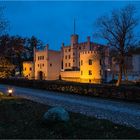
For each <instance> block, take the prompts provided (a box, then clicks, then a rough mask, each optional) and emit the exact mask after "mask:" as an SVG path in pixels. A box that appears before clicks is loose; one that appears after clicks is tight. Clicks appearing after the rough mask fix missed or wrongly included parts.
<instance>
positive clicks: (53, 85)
mask: <svg viewBox="0 0 140 140" xmlns="http://www.w3.org/2000/svg"><path fill="white" fill-rule="evenodd" d="M0 83H1V84H8V85H15V86H21V87H29V88H36V89H43V90H49V91H57V92H63V93H71V94H80V95H87V96H93V97H102V98H109V99H121V100H126V101H135V102H140V88H139V87H136V86H127V85H124V86H120V87H116V86H115V85H112V84H100V85H99V84H84V83H74V82H65V81H45V80H27V79H0Z"/></svg>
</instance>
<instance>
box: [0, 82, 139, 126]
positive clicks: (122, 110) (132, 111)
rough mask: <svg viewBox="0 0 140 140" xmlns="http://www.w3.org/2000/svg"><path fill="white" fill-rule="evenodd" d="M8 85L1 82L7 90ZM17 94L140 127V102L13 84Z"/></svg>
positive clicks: (88, 114) (0, 85) (1, 86)
mask: <svg viewBox="0 0 140 140" xmlns="http://www.w3.org/2000/svg"><path fill="white" fill-rule="evenodd" d="M8 87H9V86H8V85H2V84H0V91H3V92H6V91H7V88H8ZM12 87H13V89H14V94H15V95H16V96H20V97H24V98H26V99H30V100H33V101H36V102H39V103H43V104H46V105H50V106H61V107H64V108H65V109H67V110H68V111H71V112H76V113H81V114H84V115H87V116H94V117H96V118H99V119H107V120H110V121H112V122H114V123H117V124H122V125H126V126H130V127H135V128H136V129H140V104H137V103H128V102H122V101H112V100H106V99H99V98H98V99H97V98H90V97H84V96H79V95H69V94H64V93H58V92H51V91H45V90H37V89H30V88H22V87H16V86H12Z"/></svg>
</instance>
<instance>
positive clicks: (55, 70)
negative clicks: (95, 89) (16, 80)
mask: <svg viewBox="0 0 140 140" xmlns="http://www.w3.org/2000/svg"><path fill="white" fill-rule="evenodd" d="M78 38H79V37H78V35H77V34H73V35H71V43H70V45H67V46H65V45H64V43H62V47H61V51H54V50H49V48H48V45H47V46H46V47H45V49H44V50H41V51H40V50H36V49H34V62H33V64H34V71H32V72H33V74H32V75H34V79H40V80H57V79H60V78H61V79H62V80H65V81H73V82H83V83H101V82H102V81H103V80H104V79H105V78H106V76H105V75H106V74H105V72H106V69H107V68H108V65H109V62H108V60H109V50H108V47H106V46H104V45H100V44H97V43H93V42H91V41H90V37H87V41H86V42H83V43H79V42H78ZM25 64H26V66H27V62H26V63H23V67H24V68H25ZM28 65H31V63H29V64H28ZM23 70H25V69H23ZM23 73H24V76H26V75H27V72H26V75H25V72H23ZM28 75H29V74H28Z"/></svg>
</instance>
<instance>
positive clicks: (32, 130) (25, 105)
mask: <svg viewBox="0 0 140 140" xmlns="http://www.w3.org/2000/svg"><path fill="white" fill-rule="evenodd" d="M48 108H50V107H49V106H45V105H43V104H39V103H36V102H32V101H29V100H25V99H21V98H17V97H7V96H0V139H8V138H11V139H16V138H18V139H20V138H24V139H29V138H32V139H38V138H40V139H43V138H44V139H48V138H53V139H57V138H62V139H68V138H75V139H76V138H77V139H81V138H84V139H86V138H91V139H93V138H104V139H105V138H126V139H127V138H133V139H134V138H140V130H136V129H134V128H128V127H125V126H121V125H117V124H113V123H112V122H110V121H107V120H99V119H96V118H94V117H87V116H84V115H81V114H77V113H70V117H71V119H70V121H69V122H67V123H62V122H61V123H55V124H51V125H49V124H48V125H47V124H45V123H44V122H43V121H42V116H43V114H44V113H45V112H46V111H47V110H48Z"/></svg>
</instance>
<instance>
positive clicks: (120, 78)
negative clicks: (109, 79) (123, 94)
mask: <svg viewBox="0 0 140 140" xmlns="http://www.w3.org/2000/svg"><path fill="white" fill-rule="evenodd" d="M123 66H124V57H123V54H121V56H120V63H119V76H118V81H117V83H116V86H120V84H121V82H122V74H123Z"/></svg>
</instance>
